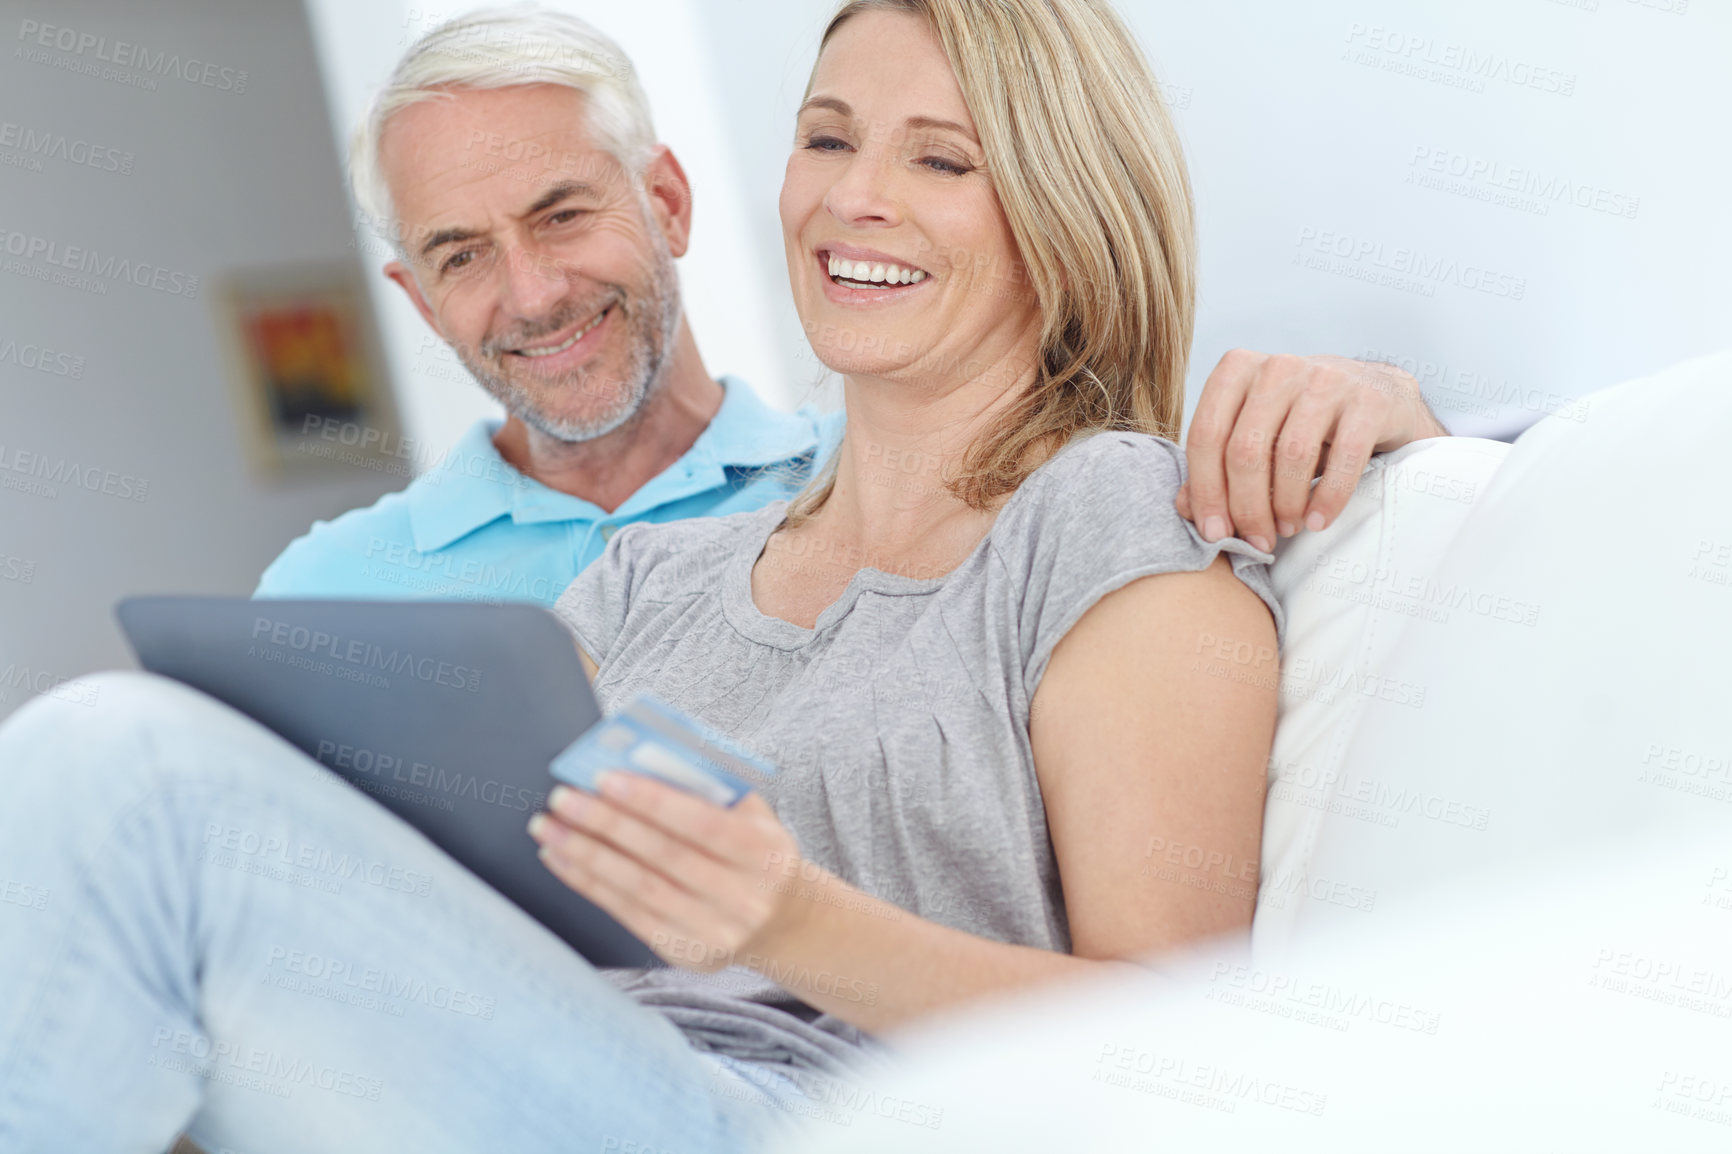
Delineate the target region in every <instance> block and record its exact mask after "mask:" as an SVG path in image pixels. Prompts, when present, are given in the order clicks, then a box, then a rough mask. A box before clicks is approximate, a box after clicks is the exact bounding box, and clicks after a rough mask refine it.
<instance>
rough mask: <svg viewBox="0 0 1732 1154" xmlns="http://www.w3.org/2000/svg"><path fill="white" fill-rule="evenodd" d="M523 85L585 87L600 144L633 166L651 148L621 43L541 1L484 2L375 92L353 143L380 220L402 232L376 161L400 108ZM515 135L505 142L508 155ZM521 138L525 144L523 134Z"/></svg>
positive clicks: (424, 40) (362, 188) (443, 28)
mask: <svg viewBox="0 0 1732 1154" xmlns="http://www.w3.org/2000/svg"><path fill="white" fill-rule="evenodd" d="M520 84H559V85H564V86H565V87H567V88H574V89H576V90H577V91H579V92H581V93H583V94H584V96H585V97H586V98H587V99H586V100H585V107H586V111H587V112H588V116H589V128H590V131H591V132H592V133H593V134H594V135H595V138H596V143H597V144H598V145H599V146H600V147H602V148H603V149H605V150H606V151H608V152H610V153H612V154H613V155H614V157H616V158H617V159H618V160H619V162H620V163H621V164H622V165H624V166H625V168H626V170H627V172H629V173H631V174H633V175H636V174H637V173H640V172H641V171H642V170H643V168H644V167H645V166H646V165H647V164H649V162H650V160H651V158H652V157H653V156H654V151H655V126H654V125H653V124H652V123H651V122H650V110H649V100H648V99H647V98H646V97H645V96H644V92H643V88H642V86H641V85H639V84H638V79H637V70H636V69H634V68H633V67H632V63H631V59H630V58H629V57H628V56H626V54H625V53H624V52H622V51H620V47H619V45H618V44H615V43H614V42H613V41H612V40H610V39H609V38H608V37H607V36H605V35H603V34H602V33H601V32H600V31H598V30H597V29H596V28H595V27H594V26H593V25H591V24H589V23H588V22H586V21H584V20H580V19H578V18H577V17H576V16H571V15H568V14H566V13H564V12H555V11H552V10H551V9H548V8H543V7H541V6H539V5H535V4H521V5H513V6H510V7H502V8H483V9H479V10H477V11H475V12H471V13H469V14H467V15H464V16H459V17H457V18H456V19H454V20H448V21H446V22H445V23H444V24H441V25H440V26H439V27H437V28H435V29H433V30H432V31H431V32H429V33H427V34H426V35H425V36H423V37H421V39H419V40H417V41H416V42H415V43H414V45H412V46H411V47H410V49H409V51H408V52H407V53H405V54H404V56H403V59H402V60H400V61H399V62H398V63H397V67H396V69H395V70H394V71H393V72H392V73H391V76H390V79H389V80H387V81H386V82H385V87H384V88H383V89H382V90H381V91H380V93H379V95H378V96H377V97H375V98H374V100H373V106H372V108H371V109H369V110H368V113H367V118H366V120H364V121H363V122H362V123H361V125H360V127H358V128H357V129H356V130H355V135H354V138H353V139H352V141H351V142H350V145H349V180H350V183H351V185H352V187H353V188H354V192H355V201H356V203H357V204H359V205H360V206H361V208H362V209H363V210H364V211H365V212H366V213H367V214H368V215H369V216H371V217H373V219H374V221H375V222H376V223H377V224H379V225H381V226H384V227H386V228H390V229H392V230H393V233H394V232H395V223H396V222H395V215H396V214H395V210H394V208H393V206H392V204H391V192H390V189H389V188H387V187H386V184H385V178H384V174H383V173H382V172H381V171H380V166H379V138H380V135H381V134H382V133H383V131H384V128H385V122H386V121H387V120H388V119H390V117H391V115H392V114H393V113H395V112H397V111H398V110H399V109H402V108H406V107H408V106H409V105H411V104H418V103H420V102H421V101H423V100H434V99H440V98H447V97H448V96H449V91H448V90H449V89H462V88H471V89H474V88H511V87H514V86H516V85H520ZM511 144H512V142H510V141H507V142H505V144H504V146H503V147H505V148H506V149H507V152H506V155H507V156H508V157H510V152H509V147H510V145H511ZM516 144H517V147H518V148H520V149H521V148H523V147H525V144H524V142H521V141H519V142H516ZM477 154H478V155H480V154H481V153H480V150H479V149H478V150H477ZM510 158H511V159H516V158H515V157H510ZM555 159H557V158H550V162H552V161H553V160H555ZM398 239H399V241H400V238H398Z"/></svg>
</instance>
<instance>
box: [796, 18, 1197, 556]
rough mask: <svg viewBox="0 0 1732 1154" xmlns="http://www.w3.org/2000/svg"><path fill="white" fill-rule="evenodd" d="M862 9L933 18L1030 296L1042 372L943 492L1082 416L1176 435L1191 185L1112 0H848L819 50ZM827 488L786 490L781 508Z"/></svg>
mask: <svg viewBox="0 0 1732 1154" xmlns="http://www.w3.org/2000/svg"><path fill="white" fill-rule="evenodd" d="M863 12H902V13H907V14H909V15H913V16H919V17H922V18H923V19H925V20H926V21H927V23H928V24H929V25H930V26H931V27H932V30H933V31H934V33H935V34H936V35H937V38H938V41H939V43H940V44H941V45H942V46H943V49H944V54H945V56H946V57H948V58H949V60H950V66H951V68H952V69H953V70H954V71H955V73H956V79H957V82H958V83H959V84H960V86H961V88H962V97H963V100H964V101H965V102H966V103H967V105H968V111H969V113H970V115H971V116H972V117H973V118H974V125H975V129H976V131H977V132H978V133H979V135H980V145H981V148H982V150H983V151H984V152H985V154H986V166H987V170H988V172H989V173H990V175H991V179H992V182H993V186H994V188H995V189H996V191H997V193H998V199H999V203H1000V204H1001V205H1003V207H1004V214H1005V217H1006V218H1007V219H1008V221H1009V224H1010V231H1011V234H1012V235H1013V236H1014V237H1015V239H1016V246H1017V249H1018V252H1019V254H1020V256H1021V258H1022V262H1023V265H1024V266H1025V268H1026V275H1027V277H1028V283H1029V287H1030V288H1032V290H1033V292H1034V294H1035V297H1036V299H1037V300H1038V301H1039V304H1040V311H1041V320H1042V324H1041V334H1040V358H1039V364H1038V366H1037V370H1036V371H1037V376H1036V379H1035V381H1034V383H1033V384H1032V385H1031V386H1030V388H1029V389H1028V392H1027V393H1026V395H1025V396H1023V397H1022V398H1021V400H1020V401H1019V402H1018V403H1017V404H1016V405H1015V406H1013V407H1012V408H1010V409H1008V410H1007V411H1006V412H1005V415H1004V416H1003V417H1002V418H1001V419H1000V420H999V421H998V422H997V423H996V424H995V425H994V426H992V427H991V428H989V429H988V430H986V432H984V433H983V434H982V435H981V436H979V437H978V438H977V439H976V440H975V442H974V444H973V445H971V446H970V448H969V451H968V453H967V455H966V457H965V458H964V463H963V466H962V469H961V472H960V474H959V475H954V476H952V477H951V478H950V479H949V484H950V488H951V490H952V492H954V493H955V494H956V495H957V496H958V497H960V498H961V499H962V500H964V501H966V502H968V503H969V504H970V505H972V506H975V507H976V508H982V507H986V506H987V505H989V504H990V503H991V502H992V501H994V500H995V499H996V498H998V497H1001V496H1003V495H1004V494H1006V493H1009V492H1011V491H1012V490H1014V489H1015V488H1016V487H1017V486H1018V485H1020V484H1022V482H1023V481H1024V480H1026V479H1027V477H1028V475H1029V474H1030V473H1031V472H1033V471H1034V469H1035V468H1037V467H1039V465H1040V463H1041V462H1042V461H1043V460H1045V459H1046V458H1047V457H1048V456H1050V455H1051V454H1052V453H1053V452H1056V451H1057V450H1058V449H1059V448H1060V447H1062V446H1063V445H1064V443H1065V442H1066V441H1068V440H1070V439H1071V437H1073V436H1075V435H1076V434H1078V433H1081V432H1085V431H1090V430H1104V429H1128V430H1134V431H1136V432H1142V433H1153V434H1155V435H1157V436H1163V437H1168V438H1173V439H1176V438H1177V437H1178V432H1179V422H1180V420H1181V418H1182V416H1183V412H1184V398H1185V363H1186V360H1187V358H1188V356H1189V354H1190V348H1191V329H1192V323H1193V318H1194V312H1195V308H1194V297H1195V295H1196V268H1195V262H1196V255H1195V250H1196V235H1195V225H1194V223H1193V221H1192V213H1191V189H1190V181H1189V179H1188V178H1187V176H1186V173H1185V160H1184V153H1183V150H1182V149H1181V147H1180V144H1179V137H1178V133H1177V132H1176V131H1175V129H1174V127H1173V123H1172V120H1171V119H1170V118H1169V117H1168V115H1167V108H1166V103H1165V101H1163V100H1162V99H1161V93H1160V88H1159V86H1158V85H1157V84H1156V82H1155V78H1154V74H1153V72H1152V71H1151V70H1150V68H1149V65H1148V62H1147V61H1146V60H1145V59H1144V58H1143V55H1142V52H1141V51H1140V50H1139V49H1138V47H1137V44H1136V41H1135V40H1134V39H1133V38H1132V36H1131V34H1130V31H1129V30H1128V29H1127V28H1126V27H1125V26H1124V24H1123V22H1122V21H1121V20H1120V19H1119V17H1118V15H1117V14H1116V13H1115V12H1114V11H1113V10H1112V8H1111V6H1110V5H1109V4H1108V3H1107V2H1106V0H849V2H848V3H845V4H843V5H842V7H841V8H840V9H839V10H838V11H837V13H836V15H835V17H834V18H832V19H831V21H830V23H829V26H828V27H827V28H826V29H825V31H824V38H823V40H822V41H821V42H820V45H819V54H820V55H822V53H823V50H824V46H825V45H828V43H829V42H830V38H831V37H832V36H834V35H835V34H836V30H837V29H838V28H840V27H841V26H842V25H843V24H844V23H846V22H847V21H848V20H850V19H852V18H853V17H855V16H858V15H860V14H861V13H863ZM814 67H815V66H814ZM809 94H810V84H808V95H809ZM831 479H833V474H832V475H831ZM829 488H830V479H824V480H821V481H820V482H818V483H817V484H816V485H815V487H814V488H812V489H810V490H808V492H807V493H806V494H804V495H802V497H800V498H799V499H797V500H796V501H795V503H794V507H793V508H791V509H790V510H789V521H790V522H794V521H798V520H802V519H804V517H806V516H810V515H811V513H813V512H815V511H816V510H817V508H818V506H820V505H822V504H823V503H824V500H825V498H826V497H828V495H829Z"/></svg>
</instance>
